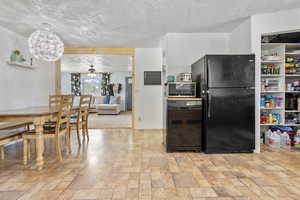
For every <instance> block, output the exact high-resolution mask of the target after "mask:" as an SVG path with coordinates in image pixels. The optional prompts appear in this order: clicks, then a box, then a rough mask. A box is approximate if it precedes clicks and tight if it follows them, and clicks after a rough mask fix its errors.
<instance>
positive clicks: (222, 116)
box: [204, 88, 255, 153]
mask: <svg viewBox="0 0 300 200" xmlns="http://www.w3.org/2000/svg"><path fill="white" fill-rule="evenodd" d="M254 98H255V97H254V90H253V89H252V90H251V89H244V88H217V89H210V90H209V94H208V97H207V102H206V114H205V122H204V139H205V142H204V151H205V152H206V153H232V152H252V151H253V149H254V144H255V118H254V117H255V111H254V107H255V99H254Z"/></svg>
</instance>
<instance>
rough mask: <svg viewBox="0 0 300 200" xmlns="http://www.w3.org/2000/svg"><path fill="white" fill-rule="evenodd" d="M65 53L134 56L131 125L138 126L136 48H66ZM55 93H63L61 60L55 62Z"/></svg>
mask: <svg viewBox="0 0 300 200" xmlns="http://www.w3.org/2000/svg"><path fill="white" fill-rule="evenodd" d="M64 54H100V55H128V56H130V57H131V58H132V61H131V64H132V70H131V77H132V114H131V122H132V123H131V124H132V125H131V127H132V129H135V128H136V123H135V111H136V107H135V98H136V96H135V92H134V91H135V83H136V77H135V71H136V70H135V49H134V48H65V51H64ZM55 93H56V94H61V60H58V61H56V62H55Z"/></svg>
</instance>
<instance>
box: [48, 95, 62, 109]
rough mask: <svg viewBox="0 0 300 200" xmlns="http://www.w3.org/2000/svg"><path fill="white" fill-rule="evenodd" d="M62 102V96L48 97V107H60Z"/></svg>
mask: <svg viewBox="0 0 300 200" xmlns="http://www.w3.org/2000/svg"><path fill="white" fill-rule="evenodd" d="M61 102H62V95H50V96H49V107H50V108H53V107H60V105H61Z"/></svg>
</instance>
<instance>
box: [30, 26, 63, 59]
mask: <svg viewBox="0 0 300 200" xmlns="http://www.w3.org/2000/svg"><path fill="white" fill-rule="evenodd" d="M42 25H43V29H41V30H37V31H35V32H33V33H32V34H31V35H30V37H29V39H28V45H29V51H30V53H31V54H32V55H33V56H34V57H35V58H36V59H40V60H44V61H48V62H52V61H57V60H59V59H60V58H61V57H62V55H63V53H64V43H63V42H62V40H61V39H60V38H59V37H58V36H57V35H56V34H55V33H54V32H53V31H52V26H51V25H50V24H48V23H43V24H42Z"/></svg>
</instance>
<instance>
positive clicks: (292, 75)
mask: <svg viewBox="0 0 300 200" xmlns="http://www.w3.org/2000/svg"><path fill="white" fill-rule="evenodd" d="M285 76H286V77H300V74H286V75H285Z"/></svg>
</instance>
